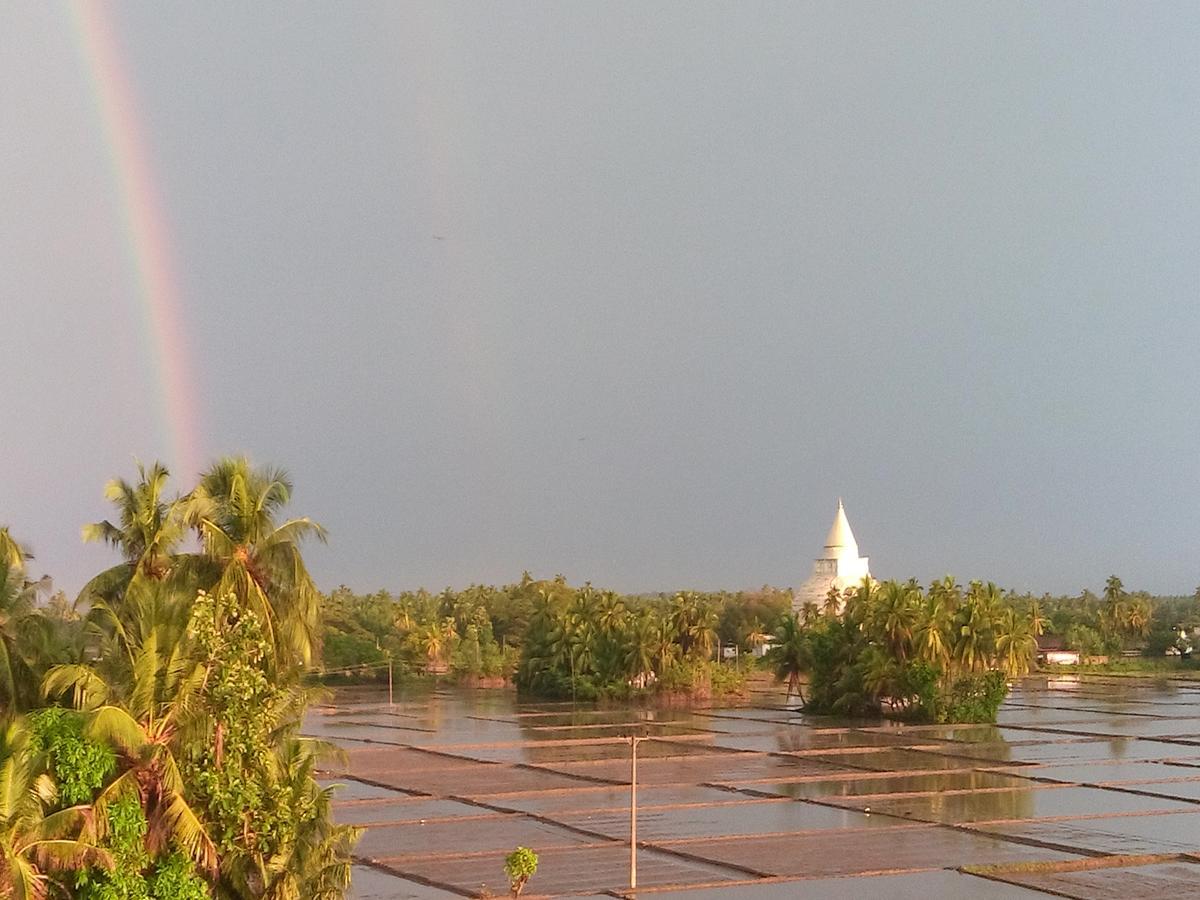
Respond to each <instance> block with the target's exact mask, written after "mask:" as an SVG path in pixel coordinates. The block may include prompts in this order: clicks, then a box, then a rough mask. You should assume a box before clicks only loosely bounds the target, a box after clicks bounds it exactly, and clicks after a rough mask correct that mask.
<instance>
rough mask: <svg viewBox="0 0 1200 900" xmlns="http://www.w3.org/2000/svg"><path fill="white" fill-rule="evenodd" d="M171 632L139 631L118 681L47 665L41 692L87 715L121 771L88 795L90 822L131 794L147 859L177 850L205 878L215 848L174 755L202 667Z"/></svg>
mask: <svg viewBox="0 0 1200 900" xmlns="http://www.w3.org/2000/svg"><path fill="white" fill-rule="evenodd" d="M176 629H177V623H176V622H174V621H170V622H164V623H163V624H162V627H149V628H148V629H146V632H147V637H146V638H145V639H144V640H143V641H142V642H141V643H139V644H138V645H137V646H135V647H131V648H130V649H131V652H132V658H131V660H130V666H129V671H128V674H127V677H126V678H124V679H122V680H121V681H116V682H114V681H110V680H108V679H107V678H106V677H105V674H104V672H103V671H101V670H100V669H99V668H97V667H95V666H90V665H83V664H75V665H64V666H55V667H54V668H52V669H51V670H50V671H49V672H48V673H47V675H46V679H45V691H46V694H47V696H50V697H55V696H60V695H64V694H69V695H70V696H71V697H72V698H73V700H74V703H75V705H76V706H77V707H78V708H79V709H82V710H84V711H85V712H87V713H88V722H87V726H86V734H87V735H88V737H90V738H91V739H93V740H97V741H101V742H103V743H107V744H109V745H111V746H112V747H113V748H114V749H115V750H116V751H117V753H118V755H119V757H120V758H121V761H122V766H121V767H122V770H123V771H122V773H121V774H120V775H119V776H117V778H115V779H114V780H113V781H112V782H110V783H109V784H108V785H107V786H106V787H105V788H104V789H103V790H102V791H101V792H100V793H99V795H98V796H97V798H96V802H95V807H96V813H97V819H98V821H99V822H100V823H101V824H103V823H104V822H106V821H107V808H108V805H109V804H110V803H112V802H114V801H115V800H117V799H118V798H120V797H122V796H126V795H130V794H132V795H133V796H136V797H137V799H138V800H139V802H140V804H141V806H142V809H143V810H144V811H145V813H146V821H147V823H148V826H149V827H148V831H147V835H146V849H147V851H148V852H149V853H150V854H151V855H152V856H154V855H157V854H158V853H160V852H164V851H166V850H167V849H168V848H169V847H170V846H172V845H174V846H177V847H179V848H180V849H182V850H183V851H184V852H185V853H186V854H187V855H188V857H189V858H190V859H191V860H192V861H193V862H194V863H196V865H197V866H199V867H200V868H201V869H203V870H206V871H208V872H210V873H211V872H213V871H214V870H215V868H216V864H217V854H216V847H215V846H214V844H213V842H212V839H211V838H210V837H209V836H208V833H207V832H206V830H205V828H204V825H203V824H202V822H201V820H200V817H199V816H198V815H197V813H196V812H195V810H193V809H192V807H191V805H190V804H189V803H188V801H187V798H186V797H185V794H184V781H183V775H182V774H181V771H180V761H179V757H178V756H177V754H178V753H179V752H181V751H182V750H185V749H186V748H187V746H188V745H189V744H190V743H191V742H190V741H189V740H187V739H186V738H187V737H188V736H189V735H190V734H192V733H194V731H195V729H196V727H197V726H196V723H195V716H194V713H195V707H196V705H197V702H198V696H199V691H200V690H201V688H202V686H203V684H204V680H205V676H206V670H205V669H204V667H203V666H201V665H200V664H198V663H197V662H196V661H195V660H194V659H193V658H192V657H191V655H190V649H191V648H190V646H189V645H188V643H187V642H186V641H185V640H183V639H182V635H180V634H178V633H177V630H176ZM189 728H190V729H192V731H191V732H189ZM219 743H220V739H219V738H218V745H219Z"/></svg>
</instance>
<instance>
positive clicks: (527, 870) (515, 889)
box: [504, 847, 538, 897]
mask: <svg viewBox="0 0 1200 900" xmlns="http://www.w3.org/2000/svg"><path fill="white" fill-rule="evenodd" d="M537 867H538V857H537V854H536V853H534V852H533V851H532V850H530V849H529V848H528V847H518V848H517V849H516V850H514V851H513V852H512V853H510V854H508V856H506V857H505V858H504V874H505V875H507V876H508V883H509V888H510V890H511V891H512V895H513V896H514V897H520V896H521V891H523V890H525V885H526V884H527V883H528V881H529V879H530V878H532V877H533V875H534V873H535V872H537Z"/></svg>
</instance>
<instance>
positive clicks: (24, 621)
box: [0, 565, 54, 709]
mask: <svg viewBox="0 0 1200 900" xmlns="http://www.w3.org/2000/svg"><path fill="white" fill-rule="evenodd" d="M49 586H50V580H49V579H48V578H43V579H42V580H41V581H32V582H31V581H26V580H25V577H24V573H23V571H22V570H21V569H18V568H16V567H14V566H4V565H0V706H4V707H8V708H10V709H13V708H16V709H28V708H30V707H31V706H33V705H34V704H35V703H36V702H37V699H38V695H37V684H38V678H39V675H38V671H39V670H40V668H41V664H40V661H41V660H44V659H45V658H46V657H47V656H50V655H51V654H50V652H49V645H50V644H51V643H52V639H53V637H54V634H53V625H52V623H51V622H50V621H49V620H48V619H46V618H45V617H44V616H42V615H41V614H40V613H39V612H38V611H37V610H36V603H37V595H38V593H39V592H40V591H43V590H47V589H49ZM39 650H40V651H42V652H41V653H40V654H39V652H38V651H39Z"/></svg>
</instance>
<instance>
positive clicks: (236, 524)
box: [185, 457, 325, 670]
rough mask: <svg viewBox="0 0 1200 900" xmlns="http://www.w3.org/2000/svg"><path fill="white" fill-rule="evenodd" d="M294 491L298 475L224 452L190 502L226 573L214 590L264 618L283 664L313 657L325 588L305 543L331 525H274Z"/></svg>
mask: <svg viewBox="0 0 1200 900" xmlns="http://www.w3.org/2000/svg"><path fill="white" fill-rule="evenodd" d="M291 497H292V482H291V479H290V478H289V477H288V475H287V473H286V472H284V471H283V470H282V469H267V468H261V469H255V468H253V467H251V465H250V463H249V462H248V461H247V460H246V459H245V458H243V457H237V458H226V459H222V460H220V461H219V462H217V463H216V464H215V465H214V466H213V467H212V468H211V469H209V471H208V472H206V473H205V474H204V475H203V476H202V478H201V479H200V484H199V485H198V486H197V487H196V490H195V491H193V492H192V495H191V497H190V498H189V500H188V501H187V504H186V509H185V514H186V520H187V522H188V523H189V524H190V525H192V526H193V527H194V528H195V529H196V532H197V534H199V536H200V542H201V546H202V547H203V554H204V556H205V557H206V558H207V560H208V561H210V562H211V563H213V564H215V565H216V567H217V569H218V570H219V572H220V575H219V578H218V580H217V583H216V585H215V587H213V589H212V591H211V592H212V593H214V594H215V595H216V596H225V595H227V594H232V595H233V596H234V597H236V598H237V600H238V602H239V603H240V604H242V605H243V606H246V607H248V608H249V609H251V610H253V611H254V613H255V615H257V616H258V618H259V620H260V621H262V622H264V623H266V627H267V629H268V631H269V632H270V634H271V636H272V642H273V643H274V645H275V648H276V657H277V659H276V662H277V664H278V665H279V666H280V668H282V669H284V670H290V669H293V668H295V667H296V666H307V665H308V664H309V663H310V662H311V660H312V654H313V649H314V647H315V645H316V642H317V628H318V622H319V620H318V610H319V604H320V596H321V595H320V592H319V591H318V590H317V587H316V585H315V584H313V581H312V578H311V577H310V576H309V574H308V569H307V568H305V565H304V559H303V557H302V556H301V554H300V544H301V542H303V541H304V540H305V539H307V538H316V539H318V540H320V541H324V540H325V529H324V528H322V527H321V526H320V525H318V524H317V523H316V522H314V521H312V520H311V519H309V518H295V519H289V520H287V521H286V522H283V523H282V524H276V520H277V518H278V515H279V513H280V512H281V511H282V510H283V508H284V507H285V506H286V505H287V504H288V502H289V501H290V500H291Z"/></svg>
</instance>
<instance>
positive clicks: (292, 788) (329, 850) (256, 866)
mask: <svg viewBox="0 0 1200 900" xmlns="http://www.w3.org/2000/svg"><path fill="white" fill-rule="evenodd" d="M315 751H316V748H315V747H314V746H313V745H312V743H311V742H309V741H305V740H296V739H290V740H288V741H286V742H285V743H284V746H283V747H282V750H281V752H280V756H279V761H278V765H277V766H276V767H275V768H276V771H277V773H278V782H279V783H278V785H277V790H278V791H279V793H280V795H281V804H282V805H283V806H285V807H286V808H288V809H293V810H300V811H302V813H301V815H302V818H301V819H300V820H299V822H297V827H296V835H295V838H294V839H293V840H291V841H288V842H287V843H285V844H284V845H283V846H282V847H281V848H280V849H279V850H278V851H277V852H275V853H273V854H271V855H270V856H269V857H266V858H263V857H262V856H260V855H258V854H253V853H245V854H244V855H240V856H239V857H238V858H237V860H236V862H234V863H233V864H231V865H228V866H226V867H225V870H224V871H223V872H222V875H221V881H222V883H223V886H224V887H226V888H230V889H232V890H231V893H232V894H233V895H234V896H239V897H255V898H261V900H296V898H305V900H310V898H311V900H342V898H343V897H344V896H345V890H346V888H347V887H348V886H349V884H350V851H351V849H353V846H354V843H355V841H357V840H358V837H359V834H360V831H361V829H358V828H353V827H350V826H346V825H335V824H333V817H332V815H331V811H332V799H333V790H334V788H332V787H328V788H322V787H321V786H320V785H319V784H317V782H316V779H315V777H314V776H315V768H316V764H317V753H316V752H315Z"/></svg>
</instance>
